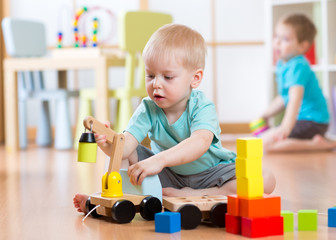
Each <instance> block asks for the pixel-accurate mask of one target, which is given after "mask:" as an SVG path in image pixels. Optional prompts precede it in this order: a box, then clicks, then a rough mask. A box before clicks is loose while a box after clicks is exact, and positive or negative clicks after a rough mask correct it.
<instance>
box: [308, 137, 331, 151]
mask: <svg viewBox="0 0 336 240" xmlns="http://www.w3.org/2000/svg"><path fill="white" fill-rule="evenodd" d="M313 142H314V143H316V144H318V145H320V146H323V147H324V148H325V149H330V150H331V149H333V148H336V142H334V141H329V140H328V139H326V138H325V137H323V136H321V135H319V134H316V135H315V136H314V137H313Z"/></svg>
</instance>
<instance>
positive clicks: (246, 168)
mask: <svg viewBox="0 0 336 240" xmlns="http://www.w3.org/2000/svg"><path fill="white" fill-rule="evenodd" d="M236 176H237V178H240V177H244V178H250V177H262V160H261V158H236Z"/></svg>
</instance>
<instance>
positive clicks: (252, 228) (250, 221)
mask: <svg viewBox="0 0 336 240" xmlns="http://www.w3.org/2000/svg"><path fill="white" fill-rule="evenodd" d="M241 221H242V230H241V231H242V235H243V236H245V237H250V238H255V237H266V236H275V235H283V217H282V216H274V217H264V218H245V217H242V220H241Z"/></svg>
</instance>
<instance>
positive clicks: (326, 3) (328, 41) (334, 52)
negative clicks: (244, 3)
mask: <svg viewBox="0 0 336 240" xmlns="http://www.w3.org/2000/svg"><path fill="white" fill-rule="evenodd" d="M291 13H302V14H305V15H307V16H308V17H310V19H312V20H313V22H314V23H315V25H316V28H317V31H318V33H317V36H316V39H315V48H316V60H317V64H316V65H313V66H312V69H313V70H314V71H315V72H316V74H317V77H318V78H319V81H320V86H321V88H322V90H323V93H324V95H325V97H326V98H327V101H328V105H329V110H330V113H331V114H330V115H331V122H330V123H331V127H330V129H329V133H330V134H332V135H334V134H335V132H336V125H335V111H334V109H335V106H334V103H333V100H332V99H333V97H332V96H333V86H336V1H335V0H267V1H265V24H266V25H265V28H266V29H265V47H266V49H267V59H266V61H267V62H266V66H267V67H266V69H270V70H268V77H269V79H275V75H274V65H273V51H272V38H273V32H274V27H275V25H276V23H277V21H278V20H279V19H280V17H282V16H283V15H287V14H291ZM268 84H269V86H268V87H269V88H268V89H272V91H269V96H268V98H269V100H270V101H271V99H273V97H274V95H275V91H276V85H275V81H269V82H268Z"/></svg>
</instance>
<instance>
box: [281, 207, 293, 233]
mask: <svg viewBox="0 0 336 240" xmlns="http://www.w3.org/2000/svg"><path fill="white" fill-rule="evenodd" d="M281 216H283V219H284V232H294V213H293V212H292V211H287V210H283V211H281Z"/></svg>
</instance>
